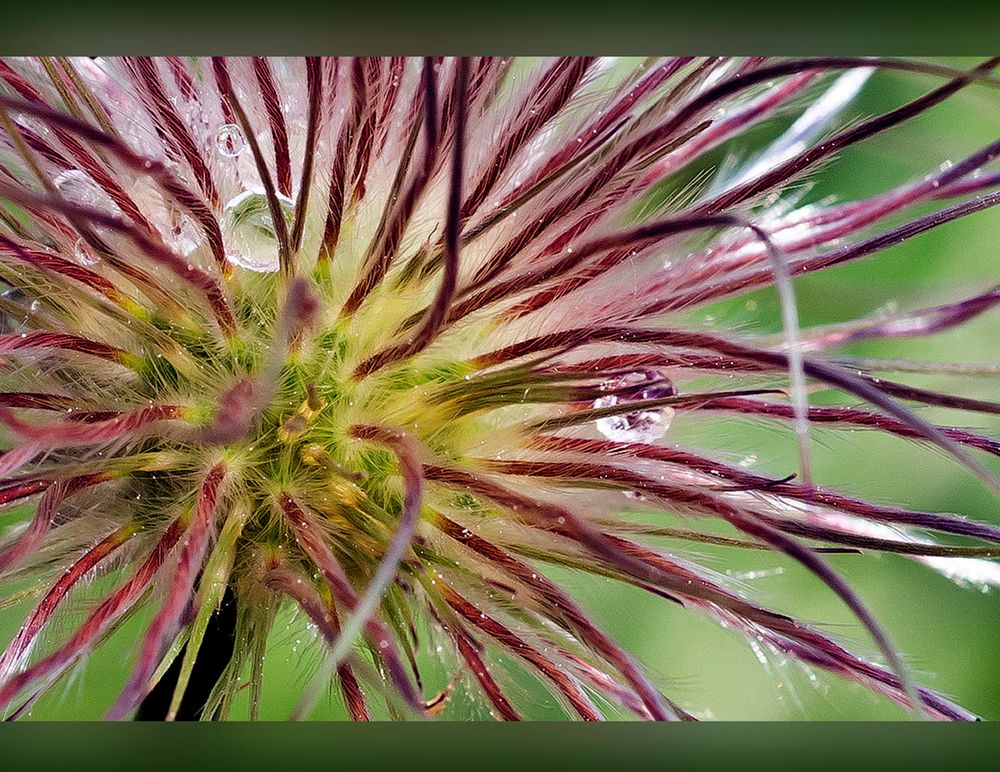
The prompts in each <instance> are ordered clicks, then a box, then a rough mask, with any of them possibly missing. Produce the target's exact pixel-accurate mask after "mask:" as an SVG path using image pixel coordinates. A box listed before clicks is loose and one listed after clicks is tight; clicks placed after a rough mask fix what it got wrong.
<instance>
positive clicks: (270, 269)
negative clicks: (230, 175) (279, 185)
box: [223, 189, 295, 273]
mask: <svg viewBox="0 0 1000 772" xmlns="http://www.w3.org/2000/svg"><path fill="white" fill-rule="evenodd" d="M278 203H279V204H280V205H281V210H282V213H283V215H284V217H285V224H286V225H291V219H292V216H293V212H294V207H295V202H294V201H292V200H291V199H290V198H288V197H286V196H282V195H281V194H280V193H279V194H278ZM225 210H226V222H225V229H224V233H223V237H224V239H225V242H226V258H227V259H228V260H229V262H231V263H232V264H233V265H238V266H240V267H241V268H246V269H247V270H250V271H256V272H257V273H274V272H275V271H277V270H278V269H279V268H280V264H279V260H278V242H277V236H276V235H275V232H274V223H273V222H272V221H271V210H270V208H269V207H268V205H267V196H266V195H265V194H264V191H263V190H258V189H253V190H245V191H243V192H242V193H240V194H239V195H238V196H235V197H233V198H232V199H230V200H229V201H228V202H227V203H226V206H225Z"/></svg>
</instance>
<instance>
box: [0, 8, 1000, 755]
mask: <svg viewBox="0 0 1000 772" xmlns="http://www.w3.org/2000/svg"><path fill="white" fill-rule="evenodd" d="M315 6H316V4H315V3H310V4H309V5H308V6H307V5H306V4H305V3H298V2H291V0H282V1H281V2H275V3H271V4H270V5H268V6H253V5H249V4H247V3H245V2H236V1H235V0H221V1H220V0H215V2H213V1H212V0H203V1H202V2H199V3H189V2H179V1H178V2H172V3H170V4H169V5H162V6H156V5H145V4H138V3H133V4H129V5H124V6H123V5H121V4H119V5H117V6H115V7H110V8H108V7H103V6H102V5H100V4H96V3H85V2H79V0H77V2H74V3H69V2H59V1H57V0H48V1H47V2H44V3H20V4H18V5H15V6H13V7H11V6H7V7H6V8H5V9H4V10H3V12H2V15H0V53H3V54H28V53H65V54H81V55H89V54H98V53H119V54H120V53H176V54H186V53H192V54H193V53H225V54H249V53H254V54H262V53H268V54H302V53H339V54H354V53H367V54H372V53H407V54H424V53H432V52H433V53H450V54H459V53H504V54H514V53H531V54H542V53H606V54H651V53H658V52H664V53H667V52H669V53H732V54H747V53H770V54H790V55H795V54H798V55H822V54H834V53H839V54H849V53H850V54H871V53H881V54H893V55H924V56H926V55H942V54H943V55H950V54H972V55H981V54H988V53H995V52H996V50H997V49H998V48H1000V7H997V4H994V8H993V9H989V8H987V7H986V5H985V4H984V3H982V2H972V1H971V0H948V2H946V3H945V2H940V1H937V2H924V1H923V0H912V1H911V2H906V3H904V2H898V1H895V2H892V3H884V2H878V3H877V2H876V0H865V1H864V2H862V1H861V0H842V1H837V0H834V1H833V2H826V3H818V4H817V3H812V4H808V5H807V4H803V3H801V2H799V3H792V2H788V0H774V1H773V2H768V3H766V4H762V3H746V2H744V3H739V4H737V3H732V2H730V1H729V0H726V2H723V1H722V0H714V1H713V2H698V3H687V4H684V3H670V2H669V1H668V0H656V2H649V1H648V0H621V1H620V2H615V3H604V4H598V3H595V4H592V5H585V4H584V0H578V2H575V3H563V4H561V7H560V6H558V5H555V4H552V3H546V4H545V5H544V6H543V5H542V3H541V2H539V1H538V0H536V2H527V1H526V0H509V1H508V2H503V3H496V4H492V5H485V4H484V3H482V2H479V3H475V4H474V3H473V2H472V1H471V0H463V1H461V2H455V1H454V0H453V1H452V2H448V3H445V2H439V3H433V4H431V3H427V2H409V3H405V4H403V3H389V2H367V3H358V4H356V5H353V6H351V5H348V4H345V3H342V2H339V1H337V0H334V1H333V2H328V3H327V4H326V5H325V6H324V7H323V8H319V7H315ZM307 9H308V10H307ZM958 655H959V656H960V654H958ZM998 751H1000V725H997V724H992V725H975V726H973V725H967V726H939V725H934V726H931V725H926V724H919V723H914V724H820V725H816V724H785V723H771V724H753V723H746V724H712V725H682V726H676V725H675V726H640V725H633V724H616V725H607V726H580V725H568V724H567V725H551V724H530V725H522V726H500V725H497V726H492V725H479V724H428V725H386V724H380V725H371V726H349V725H339V724H338V725H331V724H311V725H301V726H292V725H285V724H265V725H258V726H249V725H245V724H244V725H211V726H207V725H199V726H195V725H150V724H118V725H108V724H68V723H62V724H44V723H42V724H23V725H11V724H8V725H5V726H2V727H0V765H2V768H3V769H4V770H11V771H12V772H13V771H14V770H24V769H31V770H35V769H40V768H48V767H49V766H51V767H52V768H57V769H68V770H74V772H79V771H80V770H89V769H99V770H104V771H106V772H111V770H119V769H121V770H148V771H149V772H156V770H161V769H162V770H187V769H189V768H191V767H203V768H212V769H216V770H231V769H232V770H241V772H242V770H245V769H256V768H262V769H270V770H292V771H294V772H298V770H300V769H304V768H320V767H322V768H324V769H345V770H353V769H380V768H398V769H403V770H407V772H411V771H413V772H415V771H416V770H422V769H428V770H431V769H432V770H435V771H436V772H438V771H440V770H445V769H463V770H467V769H473V770H479V769H482V770H488V769H514V770H520V769H529V768H545V769H551V768H573V769H600V770H610V771H611V772H614V770H622V772H625V771H626V770H627V771H628V772H632V770H639V769H678V770H692V769H725V770H758V769H759V770H767V772H774V770H778V769H786V768H787V769H797V770H808V771H810V772H811V771H812V770H816V771H819V770H852V771H853V770H868V769H884V768H890V767H892V768H895V767H898V768H903V769H907V770H916V769H934V770H938V771H939V772H940V771H941V770H950V769H962V770H966V769H995V768H996V765H997V763H998V759H1000V753H998Z"/></svg>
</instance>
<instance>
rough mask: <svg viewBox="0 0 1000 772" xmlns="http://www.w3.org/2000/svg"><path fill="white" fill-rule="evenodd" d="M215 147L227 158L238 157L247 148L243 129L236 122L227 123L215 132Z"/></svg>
mask: <svg viewBox="0 0 1000 772" xmlns="http://www.w3.org/2000/svg"><path fill="white" fill-rule="evenodd" d="M215 148H216V150H218V151H219V153H221V154H222V155H224V156H225V157H226V158H236V156H238V155H239V154H240V153H242V152H243V151H244V150H246V148H247V139H246V137H244V136H243V129H241V128H240V127H239V126H237V125H236V124H235V123H226V124H223V125H222V126H220V127H219V130H218V131H217V132H216V133H215Z"/></svg>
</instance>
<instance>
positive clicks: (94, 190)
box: [53, 169, 121, 215]
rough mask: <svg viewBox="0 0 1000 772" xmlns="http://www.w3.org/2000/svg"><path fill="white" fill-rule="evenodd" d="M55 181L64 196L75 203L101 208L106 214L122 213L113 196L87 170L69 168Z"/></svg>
mask: <svg viewBox="0 0 1000 772" xmlns="http://www.w3.org/2000/svg"><path fill="white" fill-rule="evenodd" d="M53 182H54V183H55V186H56V189H58V191H59V192H60V193H61V194H62V195H63V197H64V198H65V199H66V200H67V201H69V202H71V203H73V204H77V205H79V206H86V207H91V208H93V209H99V210H100V211H102V212H104V213H105V214H113V215H117V214H120V213H121V210H120V209H119V208H118V206H117V205H116V204H115V202H114V201H112V200H111V196H109V195H108V194H107V193H106V192H105V191H104V189H103V188H102V187H101V186H100V185H98V184H97V183H96V182H94V180H93V178H92V177H91V176H90V175H89V174H87V173H86V172H82V171H80V170H79V169H68V170H67V171H64V172H63V173H62V174H59V175H58V176H57V177H56V178H55V180H53Z"/></svg>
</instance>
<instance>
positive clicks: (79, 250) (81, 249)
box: [73, 239, 100, 265]
mask: <svg viewBox="0 0 1000 772" xmlns="http://www.w3.org/2000/svg"><path fill="white" fill-rule="evenodd" d="M73 257H75V258H76V262H78V263H79V264H80V265H97V263H99V262H100V260H99V259H98V258H96V257H94V255H93V254H91V252H90V247H88V246H87V244H86V242H85V241H84V240H83V239H77V240H76V243H75V244H74V245H73Z"/></svg>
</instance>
